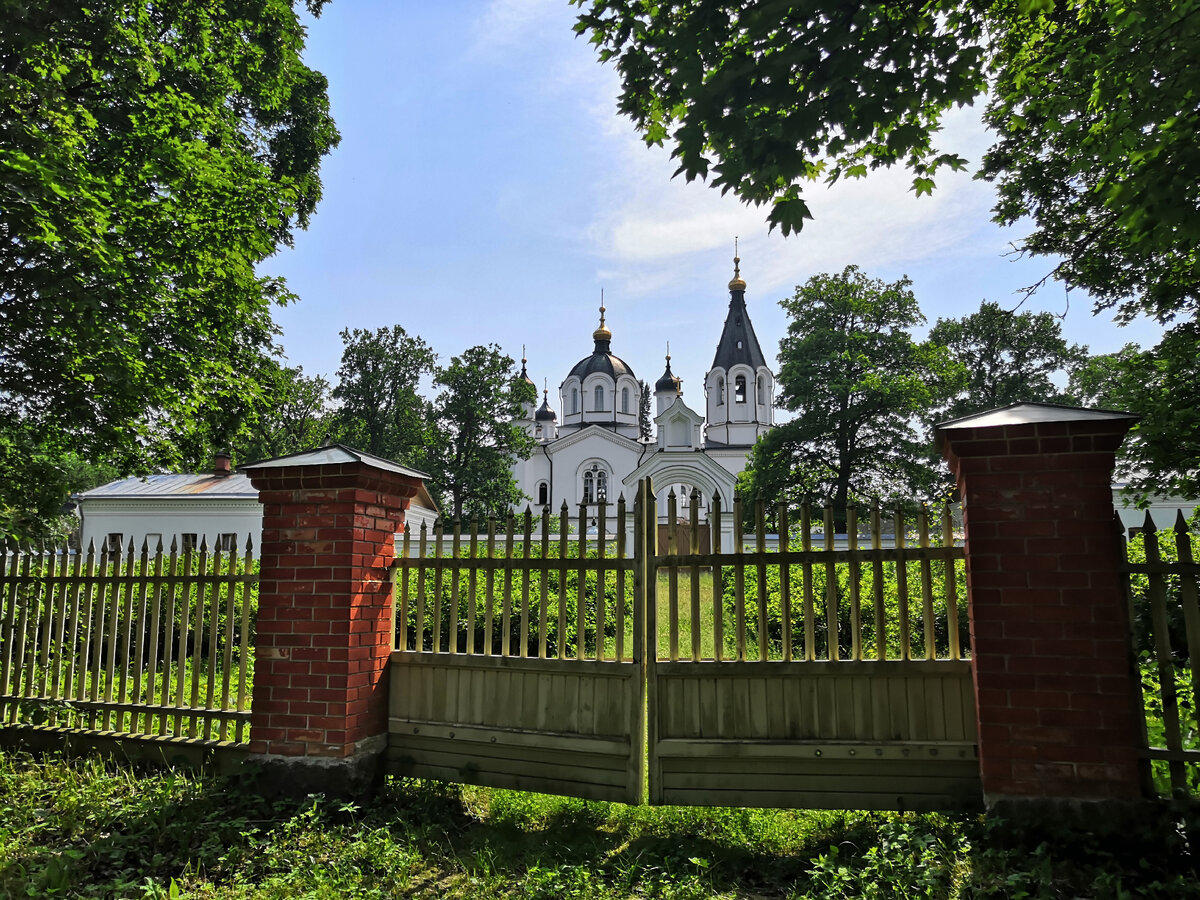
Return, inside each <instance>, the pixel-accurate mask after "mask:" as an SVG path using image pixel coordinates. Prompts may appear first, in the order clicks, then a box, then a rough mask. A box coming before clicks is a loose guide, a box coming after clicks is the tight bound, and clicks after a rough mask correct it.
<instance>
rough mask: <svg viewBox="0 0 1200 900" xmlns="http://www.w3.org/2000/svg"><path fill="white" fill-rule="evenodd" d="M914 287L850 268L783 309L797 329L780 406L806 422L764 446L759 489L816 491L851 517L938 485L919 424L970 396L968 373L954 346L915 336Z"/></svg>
mask: <svg viewBox="0 0 1200 900" xmlns="http://www.w3.org/2000/svg"><path fill="white" fill-rule="evenodd" d="M910 283H911V282H909V280H908V279H907V278H902V279H900V280H899V281H896V282H894V283H892V284H885V283H883V282H882V281H880V280H878V279H871V278H867V277H866V276H865V275H863V273H862V272H861V271H860V270H859V269H858V267H857V266H847V267H846V269H845V270H843V271H842V272H841V273H840V274H838V275H827V274H823V275H817V276H814V277H813V278H810V279H809V280H808V282H807V283H806V284H804V285H803V286H801V287H798V288H796V293H795V296H793V297H792V298H791V299H788V300H784V301H781V304H780V305H781V306H783V308H784V309H785V310H786V311H787V313H788V316H789V319H790V321H789V324H788V330H787V334H786V335H785V336H784V338H783V339H782V340H781V341H780V342H779V360H780V371H779V378H778V385H779V387H780V395H779V404H780V406H782V407H783V408H784V409H786V410H789V411H792V412H795V413H796V414H797V415H796V417H795V418H793V419H792V420H790V421H788V422H785V423H783V424H781V425H778V426H776V427H775V428H774V429H772V430H771V431H770V432H768V434H767V435H765V436H764V437H763V438H762V439H760V440H759V442H758V443H757V444H755V446H754V450H753V451H752V453H751V457H750V463H749V467H750V469H752V470H753V474H752V475H751V476H750V478H752V479H753V482H752V483H753V485H754V487H755V489H756V490H761V491H762V492H763V494H764V495H765V496H768V497H775V496H778V495H780V494H781V493H782V492H783V491H784V490H785V487H786V485H787V484H789V483H796V484H800V485H803V487H804V488H805V489H807V490H813V489H816V490H817V491H818V492H819V493H822V494H824V495H825V496H827V497H829V498H830V499H831V500H832V502H833V505H834V509H835V510H836V512H837V515H838V516H839V517H841V516H844V510H845V508H846V505H847V502H848V501H849V500H850V499H852V498H854V499H864V498H868V497H879V496H881V495H887V494H891V493H894V492H895V491H896V490H897V489H898V488H902V489H907V490H910V491H912V490H917V489H919V488H920V487H921V486H922V485H924V484H926V483H927V482H928V480H929V473H928V469H927V466H926V464H925V457H924V450H925V442H924V441H923V440H922V438H921V436H920V435H919V433H918V430H917V422H916V419H917V417H919V416H921V415H922V414H924V413H925V411H926V410H928V409H929V408H930V407H932V406H934V405H935V404H938V403H941V402H944V400H945V399H946V398H947V397H948V396H950V395H951V394H952V393H953V392H954V391H956V390H959V389H961V386H962V384H963V381H964V378H965V374H964V372H963V370H962V367H961V365H959V364H958V363H956V362H954V361H953V360H951V359H950V357H949V354H948V353H947V351H946V348H945V347H942V346H939V345H937V344H934V343H933V342H931V341H926V342H924V343H917V342H916V341H914V340H913V338H912V335H911V334H910V329H911V328H913V327H914V326H916V325H919V324H920V323H922V322H924V321H925V319H924V316H922V315H921V311H920V309H919V308H918V306H917V301H916V298H915V297H914V296H913V294H912V291H911V290H909V285H910ZM839 521H843V520H841V519H840V520H839Z"/></svg>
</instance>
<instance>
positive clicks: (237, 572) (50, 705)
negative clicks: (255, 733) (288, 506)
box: [0, 541, 258, 742]
mask: <svg viewBox="0 0 1200 900" xmlns="http://www.w3.org/2000/svg"><path fill="white" fill-rule="evenodd" d="M257 585H258V575H257V563H256V562H255V561H254V560H253V559H252V558H251V548H250V547H249V546H247V547H246V549H245V551H244V553H242V554H239V553H238V550H237V548H236V546H234V547H233V548H232V549H227V550H226V549H221V548H217V549H215V550H214V551H212V552H211V553H210V551H209V548H208V545H207V543H202V544H201V545H200V547H199V548H197V549H195V550H193V549H190V548H189V549H187V550H183V551H182V552H181V551H179V549H178V548H177V546H176V545H175V544H174V543H172V546H171V549H170V550H169V551H168V552H166V553H164V552H163V550H162V547H161V545H159V546H158V547H156V548H153V550H152V549H151V548H149V547H148V546H146V545H143V546H142V548H141V550H140V552H135V549H134V546H133V542H132V541H130V543H129V546H128V547H127V548H124V549H123V552H110V551H108V550H107V549H105V550H102V551H100V552H97V550H96V548H95V547H94V546H90V547H89V548H88V549H87V551H86V552H82V553H81V552H76V551H71V550H68V549H66V548H55V549H50V550H47V549H35V548H28V547H26V548H17V547H5V548H0V725H2V724H9V725H24V726H46V727H51V728H57V729H76V730H87V731H98V732H105V733H112V732H115V733H121V734H127V735H140V736H147V737H159V738H174V739H182V740H191V741H233V742H245V741H247V740H248V730H249V728H248V726H249V721H250V686H251V681H252V679H253V616H254V611H255V608H256V603H257Z"/></svg>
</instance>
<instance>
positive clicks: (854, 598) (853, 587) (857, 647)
mask: <svg viewBox="0 0 1200 900" xmlns="http://www.w3.org/2000/svg"><path fill="white" fill-rule="evenodd" d="M846 541H847V545H848V547H849V549H850V561H849V562H848V563H847V565H848V566H849V575H850V658H851V659H852V660H854V661H855V662H858V661H860V660H861V659H862V658H863V641H862V630H863V629H862V598H861V591H862V569H861V568H860V567H859V564H858V507H856V506H854V505H850V506H848V507H846Z"/></svg>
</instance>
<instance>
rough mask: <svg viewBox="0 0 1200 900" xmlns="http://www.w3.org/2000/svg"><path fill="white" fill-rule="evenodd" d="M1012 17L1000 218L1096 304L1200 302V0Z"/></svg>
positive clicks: (1129, 308) (1005, 72)
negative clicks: (1029, 220)
mask: <svg viewBox="0 0 1200 900" xmlns="http://www.w3.org/2000/svg"><path fill="white" fill-rule="evenodd" d="M1046 6H1047V8H1046V9H1045V10H1043V11H1042V12H1041V13H1040V14H1038V15H1035V16H1019V15H1009V16H1008V17H1007V19H1006V27H1005V28H1004V29H1003V31H1001V32H1000V33H999V34H998V36H997V42H996V47H995V51H994V57H995V60H996V71H997V78H996V83H995V86H994V88H993V91H992V100H991V103H990V105H989V106H988V109H987V114H986V118H985V121H986V122H987V123H988V125H989V126H991V128H992V130H993V132H995V134H996V136H997V141H996V144H995V146H993V147H992V148H991V150H989V151H988V153H987V155H986V157H985V159H984V164H983V167H982V170H981V172H982V175H983V176H984V177H985V178H987V179H988V180H994V181H995V182H996V184H997V188H998V191H999V202H998V204H997V206H996V210H995V211H996V218H997V221H1000V222H1002V223H1004V224H1014V223H1016V222H1018V221H1020V220H1021V219H1022V218H1023V217H1025V216H1029V215H1032V216H1033V219H1034V224H1035V227H1034V229H1033V231H1032V232H1031V233H1030V235H1029V236H1028V237H1027V238H1025V239H1024V241H1022V242H1021V243H1020V244H1019V248H1020V249H1021V250H1022V251H1024V252H1027V253H1031V254H1035V255H1038V256H1050V257H1052V258H1055V259H1059V258H1061V260H1062V261H1061V262H1058V263H1057V264H1056V265H1055V266H1054V269H1053V274H1054V276H1055V277H1057V278H1058V279H1059V280H1061V281H1064V282H1066V283H1067V284H1069V285H1072V286H1077V287H1082V288H1084V289H1086V290H1087V291H1088V292H1089V293H1090V294H1091V295H1092V297H1093V298H1095V299H1096V301H1097V305H1098V307H1102V308H1107V307H1112V306H1116V305H1119V307H1120V314H1121V316H1123V317H1129V316H1132V315H1133V314H1134V313H1135V312H1137V311H1138V310H1139V309H1140V310H1144V311H1146V312H1147V313H1149V314H1150V315H1152V316H1154V317H1155V318H1157V319H1158V320H1159V321H1162V322H1165V321H1168V320H1170V319H1171V318H1172V317H1173V316H1175V315H1176V314H1180V313H1182V314H1185V315H1189V314H1190V315H1191V316H1193V317H1194V316H1195V315H1196V313H1197V312H1198V311H1200V216H1198V215H1197V211H1198V210H1200V142H1198V141H1197V127H1198V126H1200V112H1198V108H1197V102H1196V87H1195V82H1194V80H1193V77H1192V75H1191V74H1190V73H1191V71H1192V70H1193V69H1194V67H1195V62H1196V57H1197V53H1198V52H1200V2H1197V0H1132V2H1128V3H1098V2H1091V0H1066V2H1062V0H1060V2H1058V3H1050V4H1047V5H1046Z"/></svg>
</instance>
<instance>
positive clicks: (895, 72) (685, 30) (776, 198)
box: [572, 0, 984, 234]
mask: <svg viewBox="0 0 1200 900" xmlns="http://www.w3.org/2000/svg"><path fill="white" fill-rule="evenodd" d="M572 2H574V3H575V4H576V5H578V6H581V7H584V11H583V12H582V13H581V14H580V15H579V17H578V22H577V24H576V26H575V30H576V32H577V33H580V34H589V35H590V39H591V41H592V42H593V43H594V44H596V45H597V47H598V50H599V54H600V59H601V60H603V61H610V60H611V61H614V62H615V64H616V68H617V71H618V73H619V74H620V76H621V96H620V100H619V108H620V110H621V112H622V113H624V114H626V115H628V116H629V117H630V118H631V119H632V120H633V121H634V123H635V124H636V125H637V127H638V128H639V129H640V130H641V131H642V133H643V135H644V138H645V140H646V142H647V143H650V144H662V143H663V142H664V141H665V140H667V139H670V140H671V142H672V143H673V145H674V149H673V156H674V157H675V158H676V159H677V160H678V161H679V169H678V172H677V174H682V175H684V177H685V178H687V179H688V180H689V181H691V180H693V179H695V178H702V179H711V183H712V185H713V186H714V187H718V188H720V189H721V191H722V193H724V192H726V191H730V190H732V191H733V192H734V193H736V194H737V195H738V196H739V197H741V198H742V199H743V200H745V201H746V202H748V203H754V204H756V205H758V204H764V203H769V204H771V212H770V215H769V221H770V222H771V224H772V226H775V225H778V226H780V227H781V228H782V229H783V233H784V234H788V233H790V232H792V231H799V230H800V229H801V227H802V226H803V223H804V220H805V219H809V218H812V216H811V213H810V212H809V209H808V205H807V203H806V202H805V200H804V199H803V197H802V196H801V185H802V183H803V182H804V181H805V180H809V179H813V178H817V177H822V176H823V177H825V178H826V179H828V180H830V181H834V180H836V179H838V178H839V177H842V176H843V175H845V176H854V177H857V176H862V175H865V174H866V173H867V171H868V170H869V169H873V168H878V167H880V166H890V165H892V164H894V163H900V164H903V165H905V166H907V167H908V168H909V169H910V170H911V171H912V172H913V175H914V181H913V187H914V189H915V190H916V191H917V192H918V193H924V192H926V191H928V190H929V189H930V188H932V186H933V182H932V177H933V175H934V173H935V172H936V171H937V170H938V169H939V168H941V167H942V166H949V167H951V168H954V169H957V168H961V167H962V166H963V165H965V162H966V161H965V160H963V159H962V158H961V157H958V156H956V155H955V154H952V153H943V152H941V151H939V150H938V149H937V148H936V147H935V146H934V142H933V138H934V133H935V131H936V129H937V122H938V119H939V117H940V116H941V114H942V112H943V111H944V110H946V109H947V108H949V107H950V106H952V105H954V104H962V103H968V102H970V101H971V100H972V99H973V98H974V97H975V96H976V95H978V94H979V93H980V92H981V91H982V90H983V88H984V54H983V50H982V48H981V46H980V43H979V39H980V35H981V29H982V25H983V19H982V16H981V14H980V7H979V5H978V4H974V3H967V4H959V3H953V4H952V3H948V2H946V3H927V4H913V3H899V2H896V0H857V2H848V3H835V4H830V3H825V2H819V0H804V2H798V3H796V2H793V3H778V2H770V0H759V2H752V3H736V4H734V3H729V2H722V0H687V2H684V0H673V2H664V3H653V4H650V3H643V2H640V0H572Z"/></svg>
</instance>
